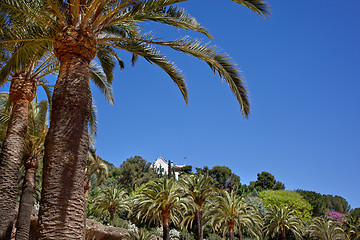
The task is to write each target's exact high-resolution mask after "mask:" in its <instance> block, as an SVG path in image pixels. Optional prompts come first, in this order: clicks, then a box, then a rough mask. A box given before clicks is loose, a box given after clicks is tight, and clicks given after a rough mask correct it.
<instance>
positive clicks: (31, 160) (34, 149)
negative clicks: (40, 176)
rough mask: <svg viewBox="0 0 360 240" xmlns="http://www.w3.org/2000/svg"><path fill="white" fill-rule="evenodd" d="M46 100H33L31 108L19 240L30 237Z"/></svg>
mask: <svg viewBox="0 0 360 240" xmlns="http://www.w3.org/2000/svg"><path fill="white" fill-rule="evenodd" d="M47 106H48V104H47V102H46V101H41V102H37V100H36V101H33V102H32V103H31V105H30V109H29V124H28V131H27V136H26V139H25V152H24V166H25V169H26V170H25V178H24V183H23V187H22V194H21V198H20V204H19V214H18V218H17V221H16V236H15V238H16V239H17V240H27V239H29V233H30V217H31V213H32V206H33V199H34V192H35V182H36V181H35V180H36V170H37V169H38V167H39V162H40V158H41V157H42V154H43V150H44V141H45V136H46V133H47V129H48V127H47V124H46V121H47V117H46V115H47V111H48V107H47Z"/></svg>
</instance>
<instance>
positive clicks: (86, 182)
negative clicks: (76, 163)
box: [83, 176, 91, 236]
mask: <svg viewBox="0 0 360 240" xmlns="http://www.w3.org/2000/svg"><path fill="white" fill-rule="evenodd" d="M90 187H91V179H90V178H89V177H88V176H85V180H84V229H83V236H85V234H86V218H87V203H88V202H87V199H88V194H89V189H90Z"/></svg>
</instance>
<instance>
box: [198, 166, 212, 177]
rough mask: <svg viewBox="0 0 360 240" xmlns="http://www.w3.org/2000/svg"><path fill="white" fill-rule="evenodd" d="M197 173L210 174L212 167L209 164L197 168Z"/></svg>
mask: <svg viewBox="0 0 360 240" xmlns="http://www.w3.org/2000/svg"><path fill="white" fill-rule="evenodd" d="M195 169H196V174H197V175H209V172H210V169H209V167H208V166H204V167H203V168H195Z"/></svg>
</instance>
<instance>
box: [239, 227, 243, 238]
mask: <svg viewBox="0 0 360 240" xmlns="http://www.w3.org/2000/svg"><path fill="white" fill-rule="evenodd" d="M243 239H244V236H243V234H242V229H241V226H239V240H243Z"/></svg>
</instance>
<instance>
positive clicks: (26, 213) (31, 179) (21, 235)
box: [15, 157, 39, 240]
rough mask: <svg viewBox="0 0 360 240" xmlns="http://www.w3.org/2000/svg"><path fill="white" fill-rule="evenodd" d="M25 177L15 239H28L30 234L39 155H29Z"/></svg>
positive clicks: (26, 161)
mask: <svg viewBox="0 0 360 240" xmlns="http://www.w3.org/2000/svg"><path fill="white" fill-rule="evenodd" d="M24 165H25V169H26V172H25V179H24V184H23V187H22V193H21V199H20V204H19V214H18V218H17V221H16V235H15V240H28V239H29V235H30V218H31V213H32V206H33V201H34V200H33V199H34V192H35V178H36V170H37V168H38V167H39V158H38V157H29V158H28V159H26V160H25V163H24Z"/></svg>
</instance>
